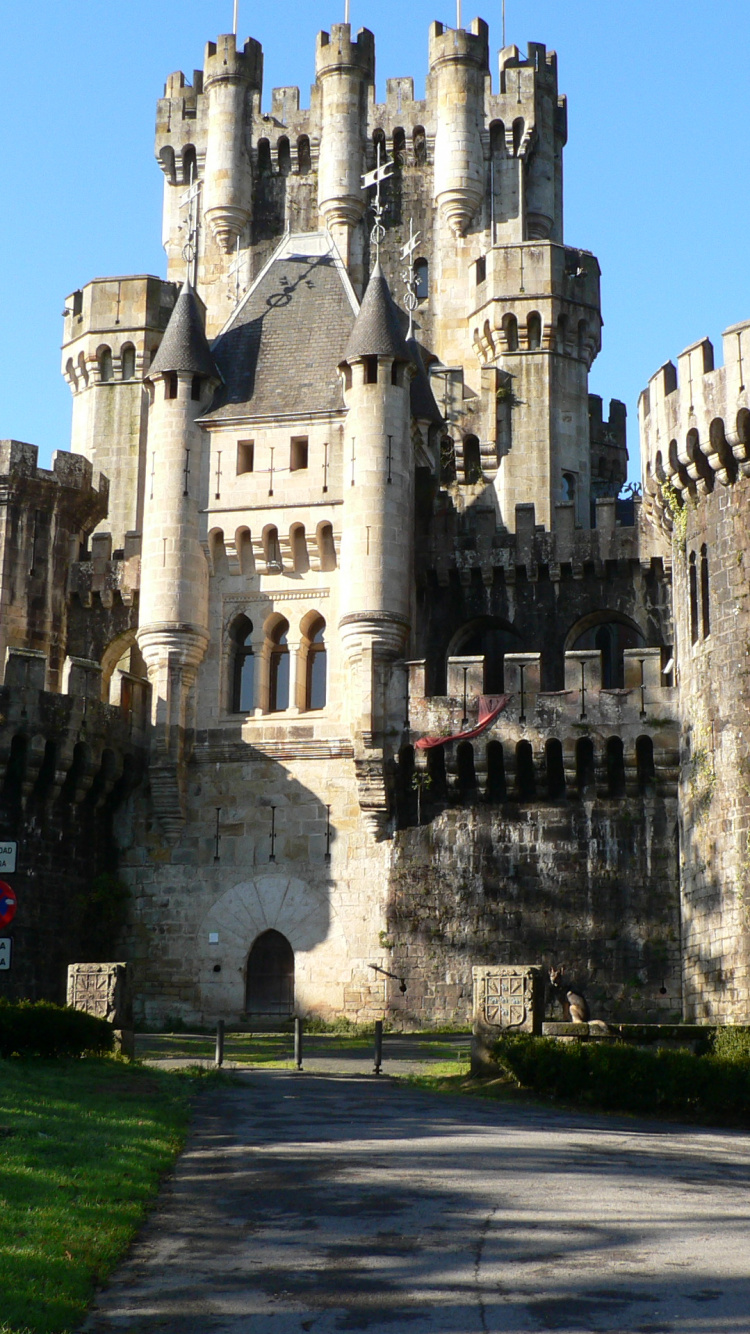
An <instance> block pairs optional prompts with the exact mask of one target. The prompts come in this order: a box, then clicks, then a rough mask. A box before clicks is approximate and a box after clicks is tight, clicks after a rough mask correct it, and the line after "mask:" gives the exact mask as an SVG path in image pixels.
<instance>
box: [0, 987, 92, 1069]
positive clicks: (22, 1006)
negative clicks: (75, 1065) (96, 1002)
mask: <svg viewBox="0 0 750 1334" xmlns="http://www.w3.org/2000/svg"><path fill="white" fill-rule="evenodd" d="M113 1042H114V1030H113V1028H112V1025H111V1024H110V1023H108V1022H107V1020H106V1019H97V1018H96V1017H95V1016H94V1015H92V1014H84V1012H83V1011H82V1010H73V1009H70V1008H68V1006H62V1005H52V1004H51V1003H50V1002H49V1001H36V1002H32V1001H17V1002H12V1001H7V1000H3V999H1V998H0V1057H7V1056H47V1057H50V1056H51V1057H55V1056H82V1055H83V1053H84V1052H96V1053H101V1052H107V1051H111V1050H112V1045H113Z"/></svg>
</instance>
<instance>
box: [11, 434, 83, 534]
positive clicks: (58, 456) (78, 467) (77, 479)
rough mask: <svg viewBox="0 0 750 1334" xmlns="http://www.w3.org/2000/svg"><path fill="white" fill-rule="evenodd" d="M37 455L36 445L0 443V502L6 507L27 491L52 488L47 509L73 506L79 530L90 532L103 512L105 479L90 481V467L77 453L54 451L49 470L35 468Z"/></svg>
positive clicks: (18, 441)
mask: <svg viewBox="0 0 750 1334" xmlns="http://www.w3.org/2000/svg"><path fill="white" fill-rule="evenodd" d="M38 455H39V450H38V448H37V446H36V445H28V444H25V443H24V442H23V441H21V440H0V503H4V504H6V505H8V504H12V503H13V500H14V499H17V500H20V499H22V498H26V496H28V495H29V494H30V493H29V488H38V487H45V488H46V487H50V486H51V487H54V488H55V494H56V499H55V500H53V499H51V498H50V499H49V500H48V502H47V503H48V505H49V507H50V508H52V507H54V506H56V505H59V504H65V503H67V504H68V505H73V506H74V507H75V510H76V516H75V517H76V519H77V520H80V523H79V527H80V528H81V529H85V530H89V531H90V528H91V527H93V525H94V524H95V523H96V522H97V521H98V519H99V518H102V517H103V516H104V515H105V514H106V512H107V503H108V499H109V481H108V479H107V478H106V477H104V476H102V474H101V473H98V474H97V476H96V479H94V470H93V467H92V464H91V463H90V461H89V460H88V459H86V458H83V457H82V456H81V455H80V454H71V453H68V451H67V450H59V449H58V450H56V451H55V453H54V454H53V456H52V467H51V469H50V468H40V467H39V466H38V464H37V459H38ZM23 493H26V495H25V496H24V495H23ZM94 516H95V517H94Z"/></svg>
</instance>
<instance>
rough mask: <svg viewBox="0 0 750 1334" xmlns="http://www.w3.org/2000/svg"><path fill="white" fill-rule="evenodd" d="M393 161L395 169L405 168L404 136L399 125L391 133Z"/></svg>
mask: <svg viewBox="0 0 750 1334" xmlns="http://www.w3.org/2000/svg"><path fill="white" fill-rule="evenodd" d="M393 160H394V162H395V163H396V166H397V167H405V166H406V134H405V133H404V131H403V129H402V128H401V126H400V125H399V126H398V128H397V129H395V130H394V131H393Z"/></svg>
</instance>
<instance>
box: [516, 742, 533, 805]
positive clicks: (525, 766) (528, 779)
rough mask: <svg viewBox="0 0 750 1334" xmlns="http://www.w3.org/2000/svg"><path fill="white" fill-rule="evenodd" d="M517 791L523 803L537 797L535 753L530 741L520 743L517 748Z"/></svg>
mask: <svg viewBox="0 0 750 1334" xmlns="http://www.w3.org/2000/svg"><path fill="white" fill-rule="evenodd" d="M516 790H517V792H518V796H519V799H520V800H521V801H531V799H532V797H534V796H535V795H536V776H535V774H534V752H533V750H532V749H531V742H530V741H519V743H518V745H517V746H516Z"/></svg>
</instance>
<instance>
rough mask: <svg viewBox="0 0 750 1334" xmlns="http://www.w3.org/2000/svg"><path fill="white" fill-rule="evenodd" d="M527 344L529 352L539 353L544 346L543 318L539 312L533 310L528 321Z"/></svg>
mask: <svg viewBox="0 0 750 1334" xmlns="http://www.w3.org/2000/svg"><path fill="white" fill-rule="evenodd" d="M526 342H527V345H528V349H529V352H538V351H539V348H540V347H541V346H542V317H541V315H540V314H539V311H538V310H532V312H531V314H530V315H529V317H528V319H527V320H526Z"/></svg>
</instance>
